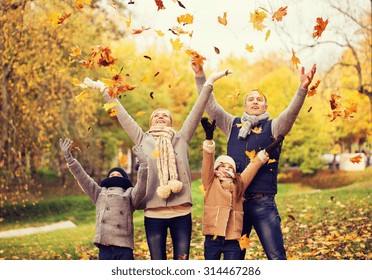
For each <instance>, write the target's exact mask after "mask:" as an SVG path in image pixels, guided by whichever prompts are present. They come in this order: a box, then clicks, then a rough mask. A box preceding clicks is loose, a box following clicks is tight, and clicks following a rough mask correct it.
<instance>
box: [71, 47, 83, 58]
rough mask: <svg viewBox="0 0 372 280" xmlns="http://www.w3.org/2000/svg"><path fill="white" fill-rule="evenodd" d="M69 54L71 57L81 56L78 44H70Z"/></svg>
mask: <svg viewBox="0 0 372 280" xmlns="http://www.w3.org/2000/svg"><path fill="white" fill-rule="evenodd" d="M70 56H71V57H80V56H81V50H80V48H79V47H78V46H72V47H71V48H70Z"/></svg>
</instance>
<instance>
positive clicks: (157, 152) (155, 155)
mask: <svg viewBox="0 0 372 280" xmlns="http://www.w3.org/2000/svg"><path fill="white" fill-rule="evenodd" d="M159 156H160V151H159V150H155V151H154V152H153V153H152V154H151V157H152V158H158V157H159Z"/></svg>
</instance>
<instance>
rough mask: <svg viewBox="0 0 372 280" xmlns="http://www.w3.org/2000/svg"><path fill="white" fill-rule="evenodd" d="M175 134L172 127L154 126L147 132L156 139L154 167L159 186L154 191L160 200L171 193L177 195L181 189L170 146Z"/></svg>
mask: <svg viewBox="0 0 372 280" xmlns="http://www.w3.org/2000/svg"><path fill="white" fill-rule="evenodd" d="M175 132H176V131H175V130H174V129H173V128H172V127H167V126H155V127H151V128H150V130H149V133H150V134H151V135H152V136H153V137H154V138H155V139H156V141H155V152H157V151H158V152H159V156H157V157H156V165H157V168H158V177H159V181H160V186H159V187H158V188H157V189H156V193H157V195H158V196H159V197H160V198H168V197H169V196H170V194H171V193H178V192H180V191H181V189H182V182H180V181H179V180H177V179H178V174H177V166H176V158H175V156H174V150H173V145H172V138H173V136H174V134H175Z"/></svg>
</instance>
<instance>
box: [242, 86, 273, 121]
mask: <svg viewBox="0 0 372 280" xmlns="http://www.w3.org/2000/svg"><path fill="white" fill-rule="evenodd" d="M267 108H268V105H267V103H266V99H265V97H264V96H263V95H262V94H260V93H259V92H258V91H256V90H254V91H251V92H250V93H249V94H248V95H247V97H246V98H245V104H244V111H245V112H246V113H247V114H248V115H254V116H258V115H261V114H263V113H265V112H266V111H267Z"/></svg>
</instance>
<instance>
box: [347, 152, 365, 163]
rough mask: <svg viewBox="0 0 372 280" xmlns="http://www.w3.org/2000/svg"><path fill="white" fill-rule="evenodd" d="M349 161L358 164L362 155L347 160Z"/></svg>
mask: <svg viewBox="0 0 372 280" xmlns="http://www.w3.org/2000/svg"><path fill="white" fill-rule="evenodd" d="M349 160H350V161H351V162H352V163H360V162H361V161H362V155H361V154H360V155H357V156H355V157H352V158H349Z"/></svg>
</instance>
